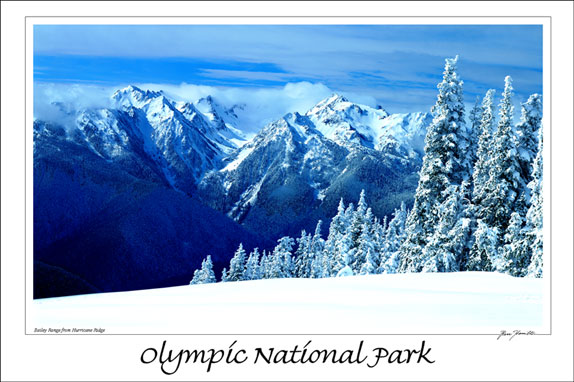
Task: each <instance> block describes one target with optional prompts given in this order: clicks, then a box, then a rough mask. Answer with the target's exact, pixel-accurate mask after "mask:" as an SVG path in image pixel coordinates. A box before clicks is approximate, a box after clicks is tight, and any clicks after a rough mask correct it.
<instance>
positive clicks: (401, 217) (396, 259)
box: [377, 202, 409, 273]
mask: <svg viewBox="0 0 574 382" xmlns="http://www.w3.org/2000/svg"><path fill="white" fill-rule="evenodd" d="M408 215H409V213H408V211H407V208H406V206H405V202H401V207H400V208H397V209H395V212H394V213H393V218H392V219H391V221H390V223H389V226H388V228H387V230H386V232H385V237H384V240H383V244H382V245H381V259H380V264H379V269H378V270H377V273H397V272H399V267H400V264H401V252H400V249H401V244H402V243H403V241H404V240H405V237H406V232H405V224H406V221H407V216H408Z"/></svg>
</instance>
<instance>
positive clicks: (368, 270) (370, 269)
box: [358, 248, 377, 275]
mask: <svg viewBox="0 0 574 382" xmlns="http://www.w3.org/2000/svg"><path fill="white" fill-rule="evenodd" d="M376 271H377V259H376V258H375V257H374V256H373V251H371V249H370V248H369V249H367V255H366V256H365V262H364V263H363V265H362V266H361V269H360V270H359V272H358V273H359V274H361V275H371V274H373V273H376Z"/></svg>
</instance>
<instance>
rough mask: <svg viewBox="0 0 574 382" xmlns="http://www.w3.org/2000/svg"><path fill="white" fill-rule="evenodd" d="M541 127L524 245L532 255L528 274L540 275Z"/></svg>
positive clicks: (542, 252)
mask: <svg viewBox="0 0 574 382" xmlns="http://www.w3.org/2000/svg"><path fill="white" fill-rule="evenodd" d="M542 139H543V137H542V127H541V128H540V130H539V134H538V152H537V154H536V158H535V160H534V165H533V166H532V181H531V182H530V183H529V184H528V187H529V188H530V192H531V198H530V200H531V204H530V208H529V209H528V213H527V214H526V227H525V233H524V237H525V240H524V241H525V246H527V247H528V248H531V250H532V257H531V260H530V265H529V266H528V276H532V277H542V273H543V271H542V270H543V261H542V255H543V254H544V245H543V239H544V233H543V230H542V228H543V221H544V219H543V199H544V195H543V187H542V186H543V173H542V168H543V158H542V157H543V142H542Z"/></svg>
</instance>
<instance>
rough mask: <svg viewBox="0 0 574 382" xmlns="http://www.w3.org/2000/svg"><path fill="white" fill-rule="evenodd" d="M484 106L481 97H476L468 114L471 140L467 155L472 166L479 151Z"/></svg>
mask: <svg viewBox="0 0 574 382" xmlns="http://www.w3.org/2000/svg"><path fill="white" fill-rule="evenodd" d="M482 111H483V109H482V105H481V103H480V97H478V96H477V97H476V100H475V102H474V107H473V108H472V109H470V112H469V113H468V119H469V121H470V126H469V130H470V131H469V140H470V147H469V150H468V153H467V155H468V156H469V158H470V163H471V165H472V166H474V164H475V163H476V158H477V155H478V154H477V151H478V140H479V137H480V133H481V119H482Z"/></svg>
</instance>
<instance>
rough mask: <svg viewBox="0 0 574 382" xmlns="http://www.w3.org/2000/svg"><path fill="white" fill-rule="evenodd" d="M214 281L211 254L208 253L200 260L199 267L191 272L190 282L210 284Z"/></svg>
mask: <svg viewBox="0 0 574 382" xmlns="http://www.w3.org/2000/svg"><path fill="white" fill-rule="evenodd" d="M216 281H217V280H216V279H215V274H214V273H213V262H212V261H211V256H209V255H208V256H207V257H206V258H205V259H203V261H202V262H201V269H196V270H195V272H194V273H193V279H192V280H191V282H190V284H192V285H193V284H210V283H214V282H216Z"/></svg>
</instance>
